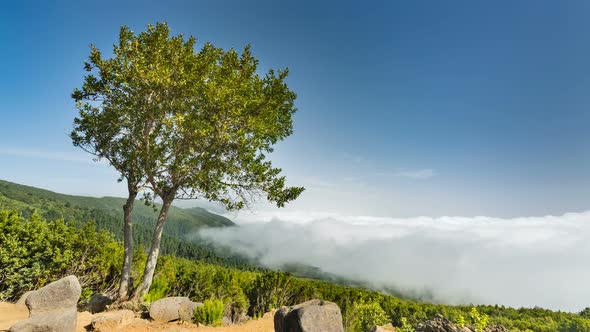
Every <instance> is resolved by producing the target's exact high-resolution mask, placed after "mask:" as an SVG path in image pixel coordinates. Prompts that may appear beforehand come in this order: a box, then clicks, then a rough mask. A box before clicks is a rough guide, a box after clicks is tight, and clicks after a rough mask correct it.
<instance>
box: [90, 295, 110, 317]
mask: <svg viewBox="0 0 590 332" xmlns="http://www.w3.org/2000/svg"><path fill="white" fill-rule="evenodd" d="M112 303H113V299H111V298H110V297H108V296H105V295H103V294H99V293H95V294H92V296H91V297H90V300H89V301H88V311H90V312H91V313H93V314H95V313H97V312H103V311H106V310H107V306H108V305H109V304H112Z"/></svg>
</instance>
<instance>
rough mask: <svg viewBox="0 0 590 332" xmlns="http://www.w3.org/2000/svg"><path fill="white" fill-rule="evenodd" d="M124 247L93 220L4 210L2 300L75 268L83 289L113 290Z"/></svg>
mask: <svg viewBox="0 0 590 332" xmlns="http://www.w3.org/2000/svg"><path fill="white" fill-rule="evenodd" d="M122 255H123V248H122V247H121V246H120V245H119V244H118V243H117V242H115V241H113V240H112V237H111V235H110V234H108V233H106V232H104V231H99V232H97V231H96V228H95V227H94V225H93V224H92V223H88V224H86V225H85V226H84V227H83V228H82V229H77V228H75V227H73V226H71V225H69V224H68V223H66V222H64V221H63V220H57V221H51V222H46V221H45V220H43V219H42V218H41V217H40V216H39V215H37V214H35V213H34V214H32V215H31V217H30V219H29V220H25V219H24V218H22V217H21V216H20V215H19V214H18V213H17V212H16V211H0V301H10V300H15V299H17V298H18V297H19V296H20V295H22V294H23V293H24V292H26V291H28V290H33V289H37V288H40V287H43V286H45V285H46V284H48V283H50V282H52V281H55V280H57V279H60V278H63V277H65V276H67V275H70V274H74V275H76V276H77V277H78V280H79V281H80V284H81V285H82V287H83V294H84V295H88V294H91V293H92V292H97V291H100V292H105V293H109V292H110V293H112V292H113V291H114V290H115V289H116V286H117V282H118V279H119V268H120V264H121V263H120V262H121V259H122Z"/></svg>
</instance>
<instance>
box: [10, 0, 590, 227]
mask: <svg viewBox="0 0 590 332" xmlns="http://www.w3.org/2000/svg"><path fill="white" fill-rule="evenodd" d="M589 15H590V3H589V2H587V1H581V0H580V1H567V2H566V1H557V0H556V1H487V2H483V1H477V2H476V1H445V2H442V1H439V2H434V1H367V2H343V1H338V2H336V1H334V2H327V1H326V2H321V3H320V2H317V1H252V2H249V3H246V2H244V1H198V2H197V1H166V2H155V1H141V2H140V1H137V2H133V1H116V2H111V1H101V2H99V3H96V2H84V1H72V2H62V1H39V2H32V1H22V2H16V1H12V2H9V1H3V2H0V43H1V45H2V48H1V52H0V73H1V74H0V75H1V78H0V178H1V179H6V180H10V181H16V182H19V183H23V184H29V185H35V186H40V187H44V188H48V189H51V190H55V191H59V192H66V193H72V194H88V195H98V196H100V195H117V196H122V195H124V194H125V188H124V186H121V185H119V184H117V183H116V181H115V180H116V174H114V172H113V171H112V170H110V169H109V168H108V167H106V166H105V165H101V164H96V163H93V162H92V161H91V158H90V157H89V156H87V155H85V154H84V153H82V152H81V151H77V150H76V149H75V148H74V147H73V146H72V144H71V142H70V140H69V138H68V136H67V134H68V132H69V131H70V129H71V126H72V120H73V118H74V116H75V115H76V110H75V108H74V104H73V102H72V100H71V99H70V93H71V91H72V90H73V89H74V88H75V87H77V86H79V85H80V84H81V82H82V78H83V75H84V72H83V70H82V64H83V61H84V59H85V58H86V57H87V56H88V53H89V48H88V46H89V44H91V43H93V44H95V45H96V46H97V47H99V48H100V49H102V50H104V51H107V50H110V48H111V45H112V44H113V43H115V42H116V39H117V36H118V29H119V27H120V26H121V25H128V26H130V27H131V28H132V29H133V30H135V31H141V30H143V29H144V28H145V25H146V24H148V23H155V22H156V21H167V22H168V23H169V24H170V26H171V28H172V29H173V32H174V33H175V34H176V33H184V34H185V35H193V36H195V37H196V38H197V39H198V41H199V42H201V43H202V42H204V41H211V42H213V43H214V44H216V45H218V46H221V47H224V48H229V47H234V48H242V47H243V46H244V45H246V44H247V43H251V44H252V47H253V52H254V54H255V55H256V56H257V57H258V58H259V59H260V63H261V67H262V69H268V68H283V67H289V68H290V72H291V75H290V77H289V79H288V82H289V85H290V87H291V88H292V89H293V90H294V91H295V92H297V94H298V100H297V107H298V108H299V112H298V113H297V115H296V117H295V134H294V135H293V136H292V137H290V138H288V139H287V141H285V142H283V143H281V144H280V145H279V146H278V147H277V150H276V153H275V154H274V156H273V160H275V162H276V163H277V164H278V165H280V166H281V167H283V169H284V171H285V173H286V174H287V175H288V176H289V180H290V182H291V183H292V184H297V185H305V186H306V187H307V188H308V190H307V191H306V192H305V193H304V194H303V195H302V197H301V198H300V199H299V200H298V201H297V202H295V203H294V204H292V205H291V206H289V207H288V208H287V211H291V212H309V211H320V212H322V211H324V212H330V213H339V214H343V215H372V216H388V217H408V216H419V215H428V216H443V215H462V216H474V215H487V216H494V217H515V216H530V215H545V214H562V213H565V212H575V211H586V210H590V200H589V198H590V130H588V127H589V125H590V108H589V107H590V20H589V19H588V17H589ZM260 209H270V207H268V206H265V205H261V206H260Z"/></svg>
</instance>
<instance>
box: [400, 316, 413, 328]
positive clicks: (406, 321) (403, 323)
mask: <svg viewBox="0 0 590 332" xmlns="http://www.w3.org/2000/svg"><path fill="white" fill-rule="evenodd" d="M400 321H401V324H402V325H401V327H399V330H400V332H414V327H413V326H412V324H410V323H408V319H407V318H406V317H402V318H401V319H400Z"/></svg>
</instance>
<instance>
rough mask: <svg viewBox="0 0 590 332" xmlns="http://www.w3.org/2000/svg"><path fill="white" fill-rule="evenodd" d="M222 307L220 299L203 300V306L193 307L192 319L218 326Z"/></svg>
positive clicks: (221, 315) (221, 316)
mask: <svg viewBox="0 0 590 332" xmlns="http://www.w3.org/2000/svg"><path fill="white" fill-rule="evenodd" d="M224 307H225V306H224V304H223V301H221V300H205V302H203V306H200V307H197V308H196V309H195V313H194V316H193V318H194V321H195V322H197V323H200V324H204V325H210V326H220V325H221V319H222V318H223V310H224Z"/></svg>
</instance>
